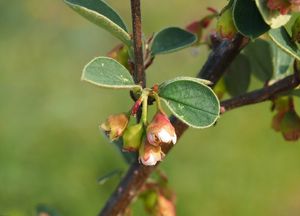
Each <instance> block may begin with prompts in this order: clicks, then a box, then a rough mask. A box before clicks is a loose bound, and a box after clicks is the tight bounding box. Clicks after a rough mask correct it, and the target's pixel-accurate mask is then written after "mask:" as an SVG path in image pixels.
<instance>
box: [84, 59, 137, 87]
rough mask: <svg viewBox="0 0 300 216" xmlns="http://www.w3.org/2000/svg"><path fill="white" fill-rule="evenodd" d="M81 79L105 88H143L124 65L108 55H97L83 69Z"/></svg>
mask: <svg viewBox="0 0 300 216" xmlns="http://www.w3.org/2000/svg"><path fill="white" fill-rule="evenodd" d="M81 79H82V80H84V81H87V82H90V83H92V84H95V85H97V86H100V87H104V88H116V89H134V88H139V89H140V88H141V87H140V86H139V85H136V84H135V83H134V81H133V78H132V76H131V75H130V73H129V71H128V70H127V69H126V68H125V67H124V66H123V65H121V64H120V63H119V62H117V61H116V60H114V59H112V58H108V57H97V58H95V59H93V60H92V61H91V62H89V63H88V64H87V65H86V66H85V67H84V69H83V73H82V77H81Z"/></svg>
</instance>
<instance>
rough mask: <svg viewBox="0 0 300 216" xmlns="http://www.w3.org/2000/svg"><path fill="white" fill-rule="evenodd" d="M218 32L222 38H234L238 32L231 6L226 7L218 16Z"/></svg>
mask: <svg viewBox="0 0 300 216" xmlns="http://www.w3.org/2000/svg"><path fill="white" fill-rule="evenodd" d="M217 34H218V36H219V37H220V38H222V39H229V40H232V39H233V38H234V36H235V35H236V34H237V29H236V27H235V25H234V22H233V18H232V10H231V8H230V7H229V8H226V9H224V10H223V12H222V14H221V15H220V17H219V18H218V21H217Z"/></svg>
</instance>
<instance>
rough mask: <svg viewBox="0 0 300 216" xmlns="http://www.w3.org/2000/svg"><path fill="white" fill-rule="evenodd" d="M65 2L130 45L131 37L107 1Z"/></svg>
mask: <svg viewBox="0 0 300 216" xmlns="http://www.w3.org/2000/svg"><path fill="white" fill-rule="evenodd" d="M65 2H66V4H67V5H69V6H70V7H71V8H72V9H73V10H74V11H76V12H77V13H79V14H80V15H82V16H83V17H85V18H86V19H88V20H89V21H91V22H92V23H94V24H96V25H98V26H100V27H102V28H104V29H106V30H107V31H109V32H110V33H111V34H113V35H114V36H115V37H117V38H119V39H120V40H121V41H122V42H123V43H125V44H126V45H127V46H131V38H130V35H129V34H128V33H127V28H126V25H125V24H124V22H123V20H122V18H121V17H120V16H119V15H118V14H117V12H115V11H114V10H113V9H112V8H111V7H110V6H109V5H108V4H107V3H105V2H104V1H102V0H88V1H87V0H65Z"/></svg>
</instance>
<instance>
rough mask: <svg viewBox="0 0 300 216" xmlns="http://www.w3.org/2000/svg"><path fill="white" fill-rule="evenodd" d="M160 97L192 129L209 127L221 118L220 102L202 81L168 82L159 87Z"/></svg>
mask: <svg viewBox="0 0 300 216" xmlns="http://www.w3.org/2000/svg"><path fill="white" fill-rule="evenodd" d="M159 96H160V97H161V98H162V100H163V101H165V103H166V104H167V106H168V107H169V108H170V110H171V111H172V113H173V114H174V115H175V116H176V117H177V118H179V119H180V120H181V121H183V122H184V123H186V124H187V125H189V126H191V127H194V128H206V127H209V126H211V125H212V124H214V123H215V121H216V120H217V118H218V117H219V113H220V103H219V100H218V98H217V96H216V95H215V94H214V92H213V91H212V90H211V88H209V87H208V86H206V85H204V84H203V82H202V81H201V80H197V79H195V78H194V79H191V78H189V77H178V78H175V79H172V80H169V81H166V82H164V83H162V84H161V85H160V86H159Z"/></svg>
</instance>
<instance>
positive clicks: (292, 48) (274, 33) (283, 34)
mask: <svg viewBox="0 0 300 216" xmlns="http://www.w3.org/2000/svg"><path fill="white" fill-rule="evenodd" d="M269 36H270V37H271V39H272V40H273V41H274V43H275V44H276V45H277V46H278V47H279V48H281V49H282V50H283V51H285V52H286V53H288V54H289V55H291V56H292V57H294V58H296V59H297V60H298V61H300V51H299V49H298V47H297V45H296V44H295V43H294V42H293V41H292V39H291V37H290V35H289V34H288V32H287V31H286V29H285V28H284V27H281V28H278V29H271V30H270V31H269Z"/></svg>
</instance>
